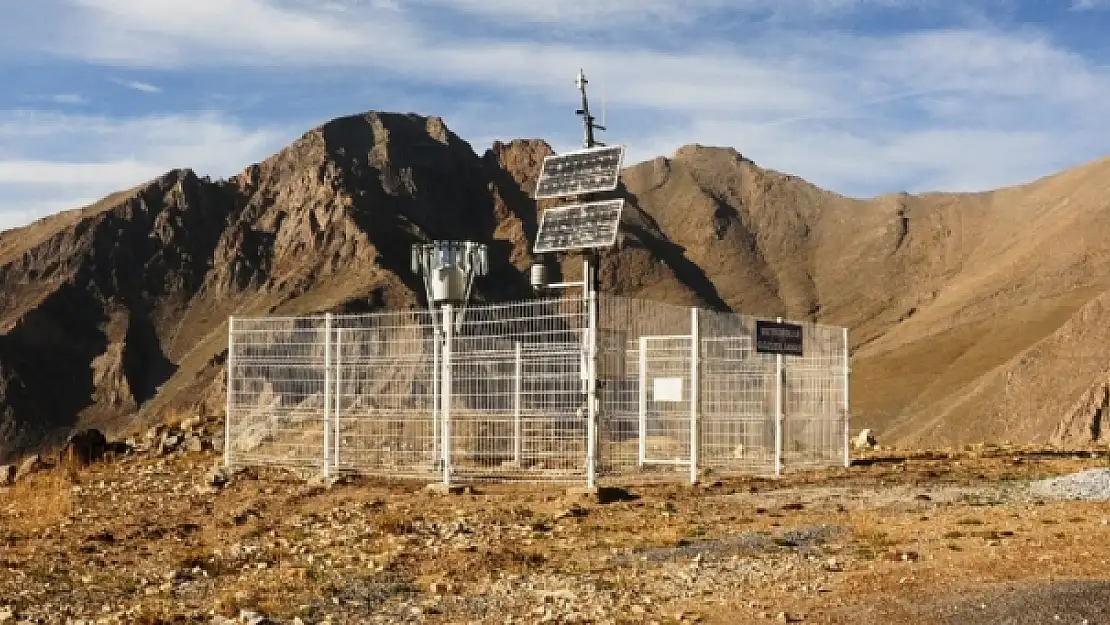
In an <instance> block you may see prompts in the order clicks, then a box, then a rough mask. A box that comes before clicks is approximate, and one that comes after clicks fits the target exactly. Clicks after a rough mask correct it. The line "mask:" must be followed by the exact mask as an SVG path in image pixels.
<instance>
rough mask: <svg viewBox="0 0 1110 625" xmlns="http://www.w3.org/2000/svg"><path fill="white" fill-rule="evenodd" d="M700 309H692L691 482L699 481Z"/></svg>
mask: <svg viewBox="0 0 1110 625" xmlns="http://www.w3.org/2000/svg"><path fill="white" fill-rule="evenodd" d="M700 348H701V335H700V332H699V330H698V309H697V308H696V307H695V308H691V309H690V483H691V484H697V483H698V445H699V440H698V400H699V397H698V390H699V389H698V382H699V378H698V361H699V360H700V359H701V349H700Z"/></svg>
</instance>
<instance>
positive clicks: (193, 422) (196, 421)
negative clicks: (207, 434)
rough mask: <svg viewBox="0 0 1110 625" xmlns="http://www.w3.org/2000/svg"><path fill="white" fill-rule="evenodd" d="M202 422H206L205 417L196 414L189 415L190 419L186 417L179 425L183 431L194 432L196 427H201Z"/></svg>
mask: <svg viewBox="0 0 1110 625" xmlns="http://www.w3.org/2000/svg"><path fill="white" fill-rule="evenodd" d="M201 423H204V419H203V418H202V417H200V416H195V417H189V418H188V419H185V420H184V421H182V422H181V424H180V425H178V426H177V427H178V428H179V429H180V430H181V431H182V432H192V431H193V430H194V429H196V428H198V427H200V425H201Z"/></svg>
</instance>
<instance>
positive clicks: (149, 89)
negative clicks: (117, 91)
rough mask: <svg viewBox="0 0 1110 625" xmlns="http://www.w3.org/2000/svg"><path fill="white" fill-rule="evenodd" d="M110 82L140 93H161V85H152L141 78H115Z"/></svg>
mask: <svg viewBox="0 0 1110 625" xmlns="http://www.w3.org/2000/svg"><path fill="white" fill-rule="evenodd" d="M112 82H114V83H116V84H117V85H119V86H121V87H127V88H128V89H133V90H135V91H140V92H142V93H162V88H161V87H159V86H157V85H152V84H150V83H148V82H142V81H141V80H122V79H118V78H117V79H115V80H113V81H112Z"/></svg>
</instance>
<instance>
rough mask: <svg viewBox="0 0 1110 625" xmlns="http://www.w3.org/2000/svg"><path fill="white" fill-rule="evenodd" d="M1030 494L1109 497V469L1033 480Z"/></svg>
mask: <svg viewBox="0 0 1110 625" xmlns="http://www.w3.org/2000/svg"><path fill="white" fill-rule="evenodd" d="M1029 492H1030V494H1032V495H1034V496H1037V497H1043V498H1045V499H1085V500H1088V501H1104V500H1108V499H1110V469H1088V470H1086V471H1080V472H1079V473H1072V474H1071V475H1064V476H1060V477H1055V478H1050V479H1047V480H1040V481H1038V482H1033V483H1032V484H1030V486H1029Z"/></svg>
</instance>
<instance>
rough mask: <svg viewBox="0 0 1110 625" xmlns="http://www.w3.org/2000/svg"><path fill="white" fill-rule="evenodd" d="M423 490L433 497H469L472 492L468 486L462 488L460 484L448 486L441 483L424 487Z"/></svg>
mask: <svg viewBox="0 0 1110 625" xmlns="http://www.w3.org/2000/svg"><path fill="white" fill-rule="evenodd" d="M424 490H426V491H428V492H429V493H432V494H433V495H469V494H470V493H471V492H473V491H472V490H471V488H470V487H469V486H463V485H462V484H450V485H448V484H444V483H443V482H435V483H434V484H428V485H427V486H425V487H424Z"/></svg>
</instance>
